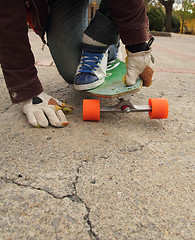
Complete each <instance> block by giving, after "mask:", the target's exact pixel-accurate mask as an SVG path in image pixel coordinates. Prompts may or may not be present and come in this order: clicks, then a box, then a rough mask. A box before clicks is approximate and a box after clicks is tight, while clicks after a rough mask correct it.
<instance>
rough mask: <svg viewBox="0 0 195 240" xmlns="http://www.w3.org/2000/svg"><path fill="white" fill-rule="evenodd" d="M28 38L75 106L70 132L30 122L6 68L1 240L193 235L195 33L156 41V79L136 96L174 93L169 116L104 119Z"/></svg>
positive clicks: (51, 89) (142, 99)
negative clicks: (88, 110)
mask: <svg viewBox="0 0 195 240" xmlns="http://www.w3.org/2000/svg"><path fill="white" fill-rule="evenodd" d="M29 37H30V41H31V43H32V49H33V52H34V54H35V58H36V65H37V69H38V72H39V76H40V79H41V81H42V83H43V86H44V89H45V91H46V92H47V93H48V94H50V95H52V96H54V97H56V98H58V99H60V100H63V99H65V100H66V101H67V102H68V103H69V104H71V105H74V106H75V110H74V112H73V113H72V114H71V115H68V116H67V118H68V120H69V122H70V124H69V125H68V126H67V127H66V128H62V129H57V128H52V127H48V128H47V129H35V128H32V127H30V126H29V125H28V123H27V120H26V118H25V116H24V115H23V113H22V111H21V106H20V105H14V106H13V105H12V104H11V102H10V99H9V96H8V92H7V89H6V87H5V83H4V79H3V75H2V73H0V82H1V89H0V91H1V102H0V111H1V115H0V126H1V127H0V136H1V137H0V138H1V140H0V142H1V145H0V149H1V150H0V158H1V160H0V176H1V180H0V188H1V190H0V209H1V210H0V211H1V212H0V239H1V240H8V239H12V240H14V239H28V240H35V239H41V240H43V239H50V240H53V239H65V240H78V239H79V240H88V239H101V240H113V239H117V240H118V239H119V240H125V239H130V240H138V239H139V240H140V239H143V240H149V239H155V240H157V239H158V240H159V239H163V240H164V239H170V240H174V239H175V240H180V239H185V240H192V239H194V236H195V235H194V234H195V233H194V228H193V218H194V215H193V209H194V208H193V207H194V192H193V183H194V168H193V166H194V159H195V144H194V143H195V132H194V126H195V124H194V123H195V122H194V117H195V111H194V110H195V108H194V102H195V88H194V81H195V36H188V35H186V36H181V35H176V34H172V37H156V38H155V42H154V44H153V55H154V57H155V60H156V67H155V68H156V71H155V79H156V80H155V81H154V83H153V84H152V85H151V87H149V88H142V90H141V91H140V92H139V93H137V94H135V95H134V96H133V97H132V101H133V102H134V103H135V104H146V103H147V101H148V99H149V98H150V97H166V98H167V99H168V101H169V106H170V113H169V117H168V119H167V120H150V119H149V117H148V114H147V113H131V114H120V113H104V114H102V115H101V121H100V122H84V121H82V100H83V98H85V97H87V96H86V95H85V94H84V93H80V92H77V91H76V90H74V88H73V87H72V86H69V85H68V84H67V83H65V81H64V80H63V79H62V78H61V77H60V75H59V73H58V72H57V70H56V68H55V66H53V65H52V64H51V63H52V59H51V56H50V54H49V51H48V49H47V48H46V49H45V50H44V51H41V45H42V44H41V42H40V40H39V38H38V37H37V36H36V35H35V34H34V33H32V32H30V33H29ZM121 51H122V53H124V49H122V50H121ZM115 102H116V100H115V99H113V100H109V99H105V100H101V103H102V104H108V105H109V104H114V103H115Z"/></svg>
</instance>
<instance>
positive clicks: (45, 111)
mask: <svg viewBox="0 0 195 240" xmlns="http://www.w3.org/2000/svg"><path fill="white" fill-rule="evenodd" d="M62 105H63V104H62V103H61V102H60V101H58V100H57V99H55V98H52V97H51V96H49V95H47V94H46V93H44V92H42V93H41V94H39V95H38V96H36V97H34V98H32V99H30V100H27V101H25V102H23V107H22V109H23V112H24V114H25V115H26V116H27V119H28V122H29V124H30V125H31V126H33V127H47V126H48V124H49V123H50V124H51V125H52V126H54V127H63V126H64V125H67V124H68V121H67V119H66V116H65V114H64V112H63V111H62V110H61V107H62Z"/></svg>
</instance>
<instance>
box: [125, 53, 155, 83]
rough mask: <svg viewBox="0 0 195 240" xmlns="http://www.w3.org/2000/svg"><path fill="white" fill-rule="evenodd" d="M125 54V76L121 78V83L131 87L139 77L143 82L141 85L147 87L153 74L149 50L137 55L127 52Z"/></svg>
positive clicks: (152, 63)
mask: <svg viewBox="0 0 195 240" xmlns="http://www.w3.org/2000/svg"><path fill="white" fill-rule="evenodd" d="M126 52H127V58H126V68H127V74H126V75H124V76H123V79H122V80H123V82H124V83H125V85H127V86H132V85H134V84H135V83H136V80H137V78H138V77H140V78H141V79H142V80H143V85H144V86H146V87H149V86H150V85H151V83H152V81H153V73H154V60H153V57H152V55H151V49H150V50H148V51H142V52H137V53H131V52H129V51H128V50H126Z"/></svg>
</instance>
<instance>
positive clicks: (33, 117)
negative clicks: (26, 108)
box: [25, 112, 38, 127]
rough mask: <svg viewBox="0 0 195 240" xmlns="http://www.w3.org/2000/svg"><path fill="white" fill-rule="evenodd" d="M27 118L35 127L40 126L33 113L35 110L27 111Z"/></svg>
mask: <svg viewBox="0 0 195 240" xmlns="http://www.w3.org/2000/svg"><path fill="white" fill-rule="evenodd" d="M25 115H26V117H27V119H28V123H29V124H30V125H31V126H33V127H37V126H38V122H37V120H36V118H35V116H34V114H33V112H26V113H25Z"/></svg>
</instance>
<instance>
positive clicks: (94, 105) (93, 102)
mask: <svg viewBox="0 0 195 240" xmlns="http://www.w3.org/2000/svg"><path fill="white" fill-rule="evenodd" d="M83 120H84V121H100V100H99V99H84V100H83Z"/></svg>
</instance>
